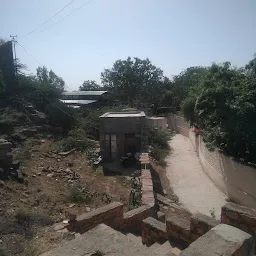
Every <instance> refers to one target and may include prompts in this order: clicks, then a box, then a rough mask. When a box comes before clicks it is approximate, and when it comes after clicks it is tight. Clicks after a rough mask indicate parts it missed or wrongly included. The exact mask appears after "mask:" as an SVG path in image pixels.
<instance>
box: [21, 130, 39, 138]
mask: <svg viewBox="0 0 256 256" xmlns="http://www.w3.org/2000/svg"><path fill="white" fill-rule="evenodd" d="M19 133H20V134H22V135H24V136H27V137H33V136H34V135H36V134H37V129H35V128H24V129H22V130H20V132H19Z"/></svg>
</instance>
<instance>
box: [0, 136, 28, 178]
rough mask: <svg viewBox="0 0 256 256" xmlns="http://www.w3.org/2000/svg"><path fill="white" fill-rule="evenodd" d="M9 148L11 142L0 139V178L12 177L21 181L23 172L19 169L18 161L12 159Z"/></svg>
mask: <svg viewBox="0 0 256 256" xmlns="http://www.w3.org/2000/svg"><path fill="white" fill-rule="evenodd" d="M11 148H12V143H11V142H9V141H7V140H5V139H0V178H1V179H7V178H11V177H12V178H15V179H17V180H18V181H19V182H23V181H24V177H23V173H22V172H21V171H20V170H19V166H20V162H19V161H13V155H12V153H11Z"/></svg>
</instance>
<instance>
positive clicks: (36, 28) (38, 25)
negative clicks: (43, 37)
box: [18, 0, 76, 39]
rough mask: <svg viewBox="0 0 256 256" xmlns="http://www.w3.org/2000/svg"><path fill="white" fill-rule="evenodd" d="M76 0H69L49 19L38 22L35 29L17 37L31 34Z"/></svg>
mask: <svg viewBox="0 0 256 256" xmlns="http://www.w3.org/2000/svg"><path fill="white" fill-rule="evenodd" d="M75 1H76V0H72V1H70V2H69V3H68V4H66V5H65V6H64V7H62V8H61V9H60V10H59V11H58V12H56V13H55V14H54V15H53V16H51V17H50V18H49V19H47V20H46V21H44V22H43V23H41V24H39V25H38V26H37V27H36V28H35V29H33V30H32V31H30V32H29V33H27V34H26V35H24V36H21V37H19V38H18V39H22V38H25V37H27V36H29V35H31V34H32V33H34V32H35V31H36V30H37V29H38V28H40V27H42V26H43V25H45V24H47V23H48V22H49V21H51V20H52V19H53V18H54V17H56V16H57V15H58V14H59V13H60V12H62V11H63V10H64V9H65V8H67V7H68V6H69V5H71V4H72V3H73V2H75Z"/></svg>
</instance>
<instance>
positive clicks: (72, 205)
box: [68, 204, 76, 208]
mask: <svg viewBox="0 0 256 256" xmlns="http://www.w3.org/2000/svg"><path fill="white" fill-rule="evenodd" d="M75 205H76V204H70V205H69V206H68V208H72V207H74V206H75Z"/></svg>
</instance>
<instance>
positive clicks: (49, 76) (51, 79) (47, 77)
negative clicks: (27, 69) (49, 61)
mask: <svg viewBox="0 0 256 256" xmlns="http://www.w3.org/2000/svg"><path fill="white" fill-rule="evenodd" d="M36 73H37V78H38V80H39V81H40V82H41V83H43V84H51V85H53V86H54V87H55V88H57V89H59V90H61V91H64V88H65V82H64V80H63V79H62V78H61V77H59V76H57V75H56V74H55V73H54V72H53V71H52V70H50V71H48V69H47V68H46V67H45V66H43V67H38V68H37V69H36Z"/></svg>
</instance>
